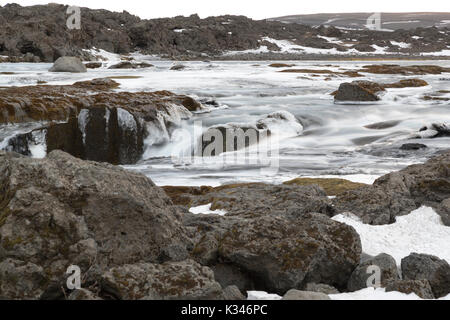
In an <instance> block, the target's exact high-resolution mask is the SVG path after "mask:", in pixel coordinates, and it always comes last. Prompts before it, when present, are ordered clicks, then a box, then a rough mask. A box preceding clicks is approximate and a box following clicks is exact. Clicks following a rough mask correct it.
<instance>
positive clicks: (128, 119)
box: [117, 108, 137, 132]
mask: <svg viewBox="0 0 450 320" xmlns="http://www.w3.org/2000/svg"><path fill="white" fill-rule="evenodd" d="M117 121H118V123H119V126H120V127H121V128H122V129H123V130H129V131H134V132H136V131H137V124H136V120H135V119H134V117H133V115H132V114H131V113H129V112H128V111H127V110H124V109H122V108H117Z"/></svg>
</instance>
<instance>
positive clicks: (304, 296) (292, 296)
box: [281, 289, 331, 301]
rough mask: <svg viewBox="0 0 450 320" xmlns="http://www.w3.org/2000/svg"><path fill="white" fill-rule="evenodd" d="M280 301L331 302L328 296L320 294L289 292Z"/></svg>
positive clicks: (293, 290)
mask: <svg viewBox="0 0 450 320" xmlns="http://www.w3.org/2000/svg"><path fill="white" fill-rule="evenodd" d="M281 300H307V301H308V300H309V301H312V300H331V299H330V297H329V296H327V295H326V294H325V293H321V292H311V291H299V290H295V289H292V290H289V291H288V292H287V293H286V294H285V295H284V296H283V298H282V299H281Z"/></svg>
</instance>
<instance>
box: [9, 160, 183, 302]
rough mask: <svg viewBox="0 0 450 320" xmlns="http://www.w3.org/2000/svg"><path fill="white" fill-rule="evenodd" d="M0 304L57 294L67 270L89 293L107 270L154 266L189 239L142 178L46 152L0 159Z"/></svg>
mask: <svg viewBox="0 0 450 320" xmlns="http://www.w3.org/2000/svg"><path fill="white" fill-rule="evenodd" d="M0 190H1V193H0V279H1V281H0V297H2V298H8V299H23V298H26V299H37V298H39V297H41V295H45V296H50V297H57V296H58V295H63V293H62V292H60V291H61V286H60V285H58V283H61V281H62V280H61V279H64V274H65V272H66V269H67V268H68V267H69V266H70V265H78V266H79V267H80V268H81V270H82V275H83V277H82V279H83V283H82V287H83V288H85V289H89V288H90V287H91V286H94V287H95V284H96V283H97V282H99V281H100V276H101V275H102V274H103V273H104V272H107V270H109V269H111V268H114V267H119V266H123V265H126V264H136V263H141V262H146V263H159V262H162V261H167V260H168V258H167V257H168V255H167V254H166V253H165V252H167V251H168V250H169V251H170V250H171V249H170V248H171V247H173V246H175V245H177V246H178V247H179V248H180V250H185V252H186V250H187V249H188V248H187V246H189V243H190V240H189V238H187V236H186V233H185V231H184V227H183V226H182V225H181V223H180V217H181V216H180V213H179V211H178V210H177V208H176V207H175V206H173V205H172V202H171V201H170V199H169V198H168V197H167V196H166V195H165V193H164V192H163V191H162V190H161V189H159V188H158V187H156V186H155V185H154V184H153V183H152V181H151V180H149V179H148V178H146V177H145V176H144V175H141V174H137V173H132V172H128V171H125V170H123V169H121V168H119V167H114V166H111V165H108V164H99V163H94V162H87V161H83V160H80V159H76V158H74V157H72V156H70V155H68V154H66V153H63V152H61V151H54V152H52V153H50V154H49V155H48V157H47V158H46V159H42V160H37V159H30V158H27V157H23V156H19V155H17V154H11V153H0Z"/></svg>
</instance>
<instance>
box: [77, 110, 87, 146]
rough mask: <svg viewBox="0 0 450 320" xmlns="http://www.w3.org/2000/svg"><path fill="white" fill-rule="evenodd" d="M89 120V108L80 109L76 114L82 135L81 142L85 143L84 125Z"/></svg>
mask: <svg viewBox="0 0 450 320" xmlns="http://www.w3.org/2000/svg"><path fill="white" fill-rule="evenodd" d="M88 122H89V110H88V109H82V110H81V111H80V113H79V114H78V128H79V129H80V131H81V135H82V137H83V144H86V126H87V124H88Z"/></svg>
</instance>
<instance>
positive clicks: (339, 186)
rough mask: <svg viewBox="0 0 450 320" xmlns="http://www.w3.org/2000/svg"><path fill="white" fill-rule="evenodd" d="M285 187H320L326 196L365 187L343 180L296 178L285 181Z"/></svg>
mask: <svg viewBox="0 0 450 320" xmlns="http://www.w3.org/2000/svg"><path fill="white" fill-rule="evenodd" d="M284 184H286V185H297V186H308V185H317V186H319V187H321V188H322V189H323V190H325V192H326V193H327V195H329V196H336V195H338V194H341V193H343V192H346V191H349V190H355V189H359V188H361V187H364V186H366V184H364V183H357V182H352V181H349V180H345V179H337V178H336V179H334V178H330V179H321V178H297V179H293V180H290V181H286V182H285V183H284Z"/></svg>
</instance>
